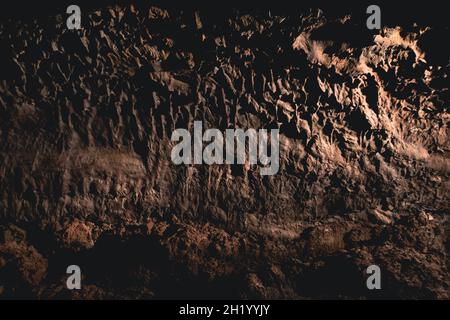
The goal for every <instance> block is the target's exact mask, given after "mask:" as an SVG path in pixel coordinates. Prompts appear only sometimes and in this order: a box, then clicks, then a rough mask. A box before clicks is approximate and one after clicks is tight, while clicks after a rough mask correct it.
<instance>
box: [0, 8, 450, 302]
mask: <svg viewBox="0 0 450 320" xmlns="http://www.w3.org/2000/svg"><path fill="white" fill-rule="evenodd" d="M364 23H365V22H363V24H364ZM360 25H361V22H360V21H355V20H354V19H353V18H352V17H351V16H343V17H338V18H335V17H329V16H328V15H327V12H326V11H321V10H317V9H311V10H306V11H303V12H302V13H298V14H290V15H276V14H271V13H270V12H264V13H255V14H246V13H240V12H238V11H232V12H230V13H229V14H228V15H227V16H225V17H223V16H213V15H212V14H211V12H202V11H201V10H199V11H195V10H192V11H189V10H186V11H182V12H181V11H176V10H174V9H169V10H166V9H164V8H163V7H147V6H133V5H128V6H120V7H119V6H116V7H110V8H102V9H99V10H96V11H92V12H90V13H89V15H88V16H86V17H84V18H83V29H82V30H79V31H70V30H67V29H66V27H65V19H64V18H63V17H62V16H58V17H52V18H48V19H38V20H33V21H31V20H30V21H28V20H27V21H4V22H3V23H1V24H0V41H1V48H0V52H1V55H2V78H4V79H5V80H2V81H0V114H1V117H0V186H1V188H0V219H1V221H2V224H1V226H0V231H1V232H0V234H1V235H2V236H1V237H0V298H10V297H35V298H75V299H77V298H78V299H89V298H169V297H190V298H200V297H218V298H224V297H227V298H230V297H234V298H239V297H241V298H330V297H331V298H336V297H338V298H396V297H397V298H440V299H444V298H447V299H448V298H450V287H449V286H450V277H449V246H450V242H449V238H448V229H449V222H448V217H447V216H446V214H448V213H449V208H450V206H449V203H450V196H449V194H450V193H449V187H450V180H449V172H450V161H449V155H450V153H449V152H450V144H449V139H448V136H449V118H450V116H449V113H448V103H449V100H450V99H449V91H448V73H449V64H448V56H447V57H445V55H444V59H443V58H442V56H443V55H442V54H441V53H440V52H438V51H439V50H441V48H440V46H439V43H437V42H436V41H435V40H433V39H435V37H436V36H438V32H439V30H436V29H434V28H432V27H428V26H420V25H416V26H397V27H395V26H393V27H384V28H383V29H381V30H379V31H376V32H369V31H368V30H365V31H361V30H362V29H361V26H360ZM350 35H351V36H350ZM194 120H201V121H203V123H204V126H205V127H211V128H220V129H221V130H225V129H226V128H235V127H238V128H244V129H246V128H255V129H258V128H279V129H280V170H279V173H278V174H277V175H274V176H261V175H260V173H259V170H258V169H257V168H255V167H251V166H247V165H245V166H240V165H212V166H208V165H190V166H184V165H178V166H177V165H174V164H173V163H172V162H171V159H170V152H171V148H172V146H173V145H174V143H173V142H171V141H170V137H171V134H172V132H173V130H174V129H175V128H192V125H193V121H194ZM70 264H77V265H79V266H80V267H81V269H82V272H83V288H82V290H79V291H77V290H75V291H69V290H67V289H66V287H65V280H66V277H67V275H66V274H65V271H66V269H65V268H66V267H67V266H68V265H70ZM371 264H377V265H379V266H380V268H381V270H382V279H383V280H382V281H383V283H382V285H383V289H382V290H379V291H378V290H374V291H369V290H367V288H366V278H367V274H366V268H367V267H368V266H369V265H371Z"/></svg>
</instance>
